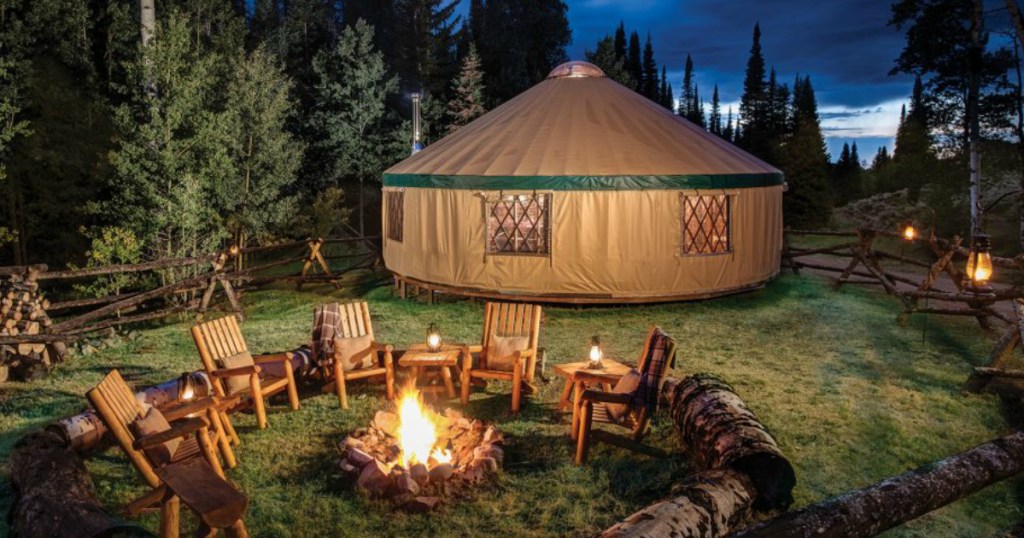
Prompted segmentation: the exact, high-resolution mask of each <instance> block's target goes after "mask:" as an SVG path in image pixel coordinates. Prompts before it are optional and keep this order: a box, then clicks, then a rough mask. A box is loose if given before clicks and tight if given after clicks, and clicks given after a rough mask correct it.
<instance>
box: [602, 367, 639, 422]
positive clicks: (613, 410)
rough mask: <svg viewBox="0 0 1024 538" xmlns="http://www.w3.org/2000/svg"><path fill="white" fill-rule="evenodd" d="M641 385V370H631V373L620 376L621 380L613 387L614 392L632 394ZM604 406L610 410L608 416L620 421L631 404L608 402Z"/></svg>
mask: <svg viewBox="0 0 1024 538" xmlns="http://www.w3.org/2000/svg"><path fill="white" fill-rule="evenodd" d="M639 386H640V372H637V371H636V370H630V371H629V373H627V374H626V375H624V376H622V377H621V378H619V381H618V382H617V383H615V386H614V387H612V392H613V393H616V394H631V393H633V392H636V389H637V387H639ZM604 407H605V409H607V410H608V418H610V419H612V420H613V421H615V422H619V421H621V420H622V417H624V416H626V413H627V412H628V411H629V407H630V406H629V405H628V404H617V403H606V404H604Z"/></svg>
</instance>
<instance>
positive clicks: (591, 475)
mask: <svg viewBox="0 0 1024 538" xmlns="http://www.w3.org/2000/svg"><path fill="white" fill-rule="evenodd" d="M344 296H345V292H344V291H341V292H337V291H332V290H331V289H330V288H326V287H324V288H319V289H317V290H313V291H311V292H303V293H295V292H293V291H291V290H289V289H284V288H281V289H271V290H265V291H260V292H253V293H249V294H247V295H246V296H245V301H244V302H245V305H246V313H247V316H248V320H247V321H246V323H245V324H244V326H243V331H244V332H245V336H246V338H247V340H248V342H249V345H250V348H252V349H253V350H254V351H257V352H269V351H276V350H282V349H290V348H292V347H295V346H297V345H298V344H300V343H303V342H305V341H307V340H308V337H309V331H310V326H311V323H312V310H313V306H314V305H316V304H318V303H321V302H327V301H330V300H335V299H338V298H342V297H344ZM365 296H366V297H367V298H368V299H369V301H370V302H371V305H372V312H373V314H374V317H375V330H376V333H377V335H378V338H379V339H381V340H384V341H387V342H390V343H393V344H395V345H396V346H398V347H402V346H405V345H408V344H411V343H415V342H418V341H420V340H421V339H422V337H423V332H424V329H425V328H426V326H427V325H428V324H429V323H430V322H436V323H437V324H438V325H439V326H440V327H441V329H442V331H443V332H444V334H445V337H446V338H447V339H448V340H451V341H456V340H458V341H473V340H476V339H478V338H479V332H480V324H481V316H482V310H483V307H482V305H481V304H477V303H470V302H450V303H444V304H440V305H435V306H429V305H425V304H420V303H415V302H412V301H400V300H397V299H394V298H392V297H391V293H390V291H389V290H387V289H385V288H378V289H373V290H370V291H368V292H367V293H366V295H365ZM898 312H899V304H898V302H897V301H894V300H892V299H891V298H887V297H885V296H883V295H881V294H878V293H877V292H875V291H871V290H865V289H858V288H854V287H850V286H847V287H846V288H844V289H843V290H842V291H839V292H833V291H831V290H830V289H829V287H828V286H827V283H826V281H824V280H822V279H819V278H817V277H813V276H807V277H791V276H786V277H782V278H780V279H778V280H776V281H775V282H773V283H771V284H770V285H769V286H768V288H767V289H766V290H764V291H761V292H757V293H751V294H746V295H741V296H735V297H730V298H725V299H720V300H716V301H707V302H699V303H685V304H671V305H659V306H638V307H618V308H587V309H582V310H576V309H566V308H548V309H546V321H545V325H544V328H543V334H542V345H543V346H544V347H545V348H546V349H547V350H548V354H547V356H548V362H549V367H548V371H547V373H548V375H549V376H552V377H553V381H552V382H551V383H549V384H546V385H542V391H541V393H540V395H539V396H538V397H535V398H533V399H530V400H527V401H526V403H525V405H524V410H523V412H522V413H521V414H520V415H519V416H517V417H513V416H510V415H509V414H508V413H507V411H506V410H507V407H508V396H507V394H505V393H504V392H503V390H507V387H506V386H504V385H502V384H500V383H499V384H497V385H492V388H490V389H488V392H484V393H475V394H474V399H473V401H472V402H471V404H470V408H469V410H468V412H469V413H470V414H472V415H474V416H477V417H480V418H483V419H486V420H490V421H495V422H497V423H499V424H500V427H501V428H502V429H503V430H504V431H505V432H506V433H507V434H508V437H509V441H508V449H507V456H506V468H505V471H504V474H503V476H502V478H501V480H500V482H499V483H498V484H497V485H495V486H493V487H491V488H489V489H484V490H481V491H479V492H478V494H477V495H476V496H475V497H474V498H471V499H464V500H460V501H459V502H456V503H453V504H451V505H450V506H448V507H446V508H445V509H444V510H443V511H442V512H441V513H439V514H434V515H430V516H422V515H420V516H414V515H404V514H398V513H394V512H393V511H391V510H390V509H389V508H388V507H387V506H386V505H383V504H380V503H376V502H372V501H367V500H364V499H363V498H362V497H360V496H359V495H358V494H357V493H355V492H354V491H352V489H351V488H350V487H349V485H348V484H347V483H346V482H345V480H344V479H343V478H342V477H341V476H340V473H339V472H338V471H337V470H336V460H337V458H338V453H337V449H336V448H335V444H336V443H337V441H339V440H340V439H341V438H342V437H343V436H344V435H345V433H346V431H348V430H350V429H352V428H355V427H359V426H363V425H365V424H366V423H367V422H368V421H369V420H370V418H371V417H372V416H373V413H374V412H375V411H376V410H377V409H379V408H380V407H381V406H382V405H383V403H382V399H381V395H382V389H381V387H380V386H370V387H364V386H357V387H358V388H354V389H352V396H351V405H352V409H351V410H350V411H347V412H343V411H341V410H339V409H338V407H337V400H336V399H335V398H334V397H333V396H331V395H322V394H319V393H318V392H317V391H316V390H315V388H314V389H311V390H309V391H307V394H306V395H305V396H306V397H305V398H304V399H303V400H302V409H301V410H299V411H298V412H294V413H291V412H287V411H286V407H285V406H284V405H282V404H281V402H277V404H276V405H274V406H273V407H272V408H271V409H270V428H269V429H267V430H265V431H258V430H257V429H256V428H255V420H254V417H253V416H252V415H245V414H242V415H237V416H236V417H237V418H235V419H234V420H235V423H236V426H237V427H238V429H239V432H240V434H241V436H242V446H241V447H240V448H239V449H238V451H237V455H238V457H239V459H240V462H241V463H240V466H239V467H238V468H237V469H235V470H234V471H231V472H230V474H229V477H230V478H231V479H232V480H233V481H234V482H235V483H236V484H238V485H239V486H240V487H241V488H242V489H243V490H244V491H245V492H246V493H248V494H249V495H250V496H251V499H252V502H251V505H250V506H251V507H250V510H249V514H248V515H247V523H248V525H249V527H250V529H251V530H252V531H254V532H253V534H254V535H256V536H327V535H344V536H436V535H452V536H461V535H467V536H472V535H484V534H487V535H495V536H505V535H516V536H563V535H590V534H593V533H594V532H596V531H599V530H600V529H603V528H605V527H607V526H609V525H611V524H613V523H614V522H616V521H617V520H619V519H621V518H622V517H624V516H626V515H628V514H630V513H632V512H633V511H635V510H636V509H638V508H640V507H642V506H644V505H646V504H648V503H650V502H652V501H654V500H656V499H658V498H659V497H662V496H664V495H665V494H667V492H668V491H669V490H670V488H671V486H672V484H673V483H674V482H676V481H678V480H680V479H682V478H683V477H685V476H686V475H687V474H688V472H689V471H690V470H689V469H688V468H687V464H686V460H685V458H684V457H682V456H675V457H673V458H672V459H670V460H668V461H667V462H665V461H655V460H651V459H648V458H646V457H644V456H639V455H636V454H633V453H629V452H626V451H623V450H620V449H617V448H614V447H609V446H603V445H598V446H597V447H596V448H595V450H594V451H593V452H592V459H591V464H590V465H588V466H586V467H580V468H577V467H574V466H573V465H571V455H572V447H571V445H570V443H569V441H568V438H567V437H566V434H567V430H568V426H567V420H568V418H567V416H565V415H561V414H559V413H557V412H556V411H555V408H554V407H555V403H556V402H557V399H558V396H559V392H560V389H561V387H562V385H561V379H559V378H555V377H554V376H553V374H552V373H551V369H550V364H552V363H555V362H569V361H573V360H580V359H581V358H582V357H583V356H584V353H585V351H586V346H587V342H588V338H589V337H590V335H592V334H595V333H599V334H601V335H602V342H604V343H605V346H606V349H607V350H608V352H609V353H610V354H612V355H614V356H622V357H627V358H630V359H633V358H635V354H636V353H637V352H638V350H639V348H640V347H641V345H642V343H643V342H642V340H643V338H644V335H645V329H646V328H647V326H648V325H649V324H652V323H657V324H660V325H661V326H662V327H663V328H665V330H666V331H668V333H669V334H671V335H673V336H674V337H675V338H676V339H677V341H678V342H679V344H680V354H679V357H678V363H677V365H676V370H675V372H674V375H676V376H683V375H686V374H689V373H693V372H712V373H715V374H719V375H721V376H723V377H724V378H725V379H727V380H728V381H729V382H730V383H732V384H733V385H734V387H735V388H736V390H737V391H738V392H739V394H740V396H741V397H742V398H743V399H744V400H745V401H746V402H747V404H748V405H749V406H750V408H751V409H752V410H753V411H754V412H755V413H756V414H757V415H758V417H760V418H761V420H762V421H763V422H764V423H765V424H766V425H767V426H768V427H769V428H770V430H771V431H772V432H773V433H774V435H775V437H776V438H777V440H778V442H779V444H780V446H781V447H782V450H783V452H784V453H785V454H786V455H787V456H788V457H789V459H790V461H791V462H792V463H793V465H794V467H795V468H796V472H797V480H798V481H797V488H796V490H795V492H794V493H795V497H796V504H795V507H799V506H803V505H806V504H809V503H813V502H816V501H819V500H822V499H824V498H826V497H828V496H831V495H835V494H837V493H841V492H843V491H846V490H849V489H852V488H857V487H862V486H866V485H868V484H871V483H873V482H875V481H877V480H879V479H882V478H884V477H887V476H891V475H895V474H899V473H902V472H904V471H906V470H908V469H910V468H913V467H916V466H918V465H920V464H923V463H926V462H929V461H933V460H936V459H940V458H942V457H945V456H947V455H950V454H953V453H955V452H958V451H961V450H964V449H966V448H969V447H971V446H973V445H975V444H977V443H980V442H983V441H986V440H989V439H992V438H995V437H998V436H1000V435H1003V434H1006V433H1008V432H1009V431H1010V430H1011V428H1010V427H1009V426H1008V425H1007V423H1006V419H1005V418H1004V417H1003V416H1002V414H1001V411H1000V405H999V402H998V400H997V399H996V398H994V397H991V396H963V395H961V394H960V390H959V388H960V385H961V384H962V382H963V381H964V380H965V379H966V377H967V374H968V371H969V369H970V368H971V367H972V366H974V365H976V364H978V363H979V362H980V361H981V360H982V359H983V357H984V356H985V354H986V352H987V350H988V347H989V346H990V343H991V339H992V337H991V336H984V335H983V333H981V332H980V331H979V330H978V329H977V326H976V324H975V323H974V322H973V321H968V320H963V319H939V318H937V317H931V318H928V320H927V322H928V331H927V341H926V342H922V339H921V323H922V322H923V320H924V318H922V317H920V316H919V317H916V318H914V319H912V320H911V323H910V324H909V325H908V326H907V327H900V326H899V325H897V324H896V323H895V318H896V315H897V314H898ZM188 326H189V323H188V322H187V321H182V322H180V323H173V324H167V325H163V326H158V327H153V328H150V329H146V330H144V331H142V334H141V336H140V337H139V338H137V339H135V340H125V341H123V342H121V343H119V344H116V345H114V346H111V347H108V348H105V349H102V350H101V351H99V352H98V353H96V354H93V355H90V356H87V357H75V358H73V359H72V360H70V361H69V362H67V363H65V364H63V365H61V366H60V367H59V368H57V369H56V371H55V372H54V373H53V375H52V376H51V377H50V378H48V379H46V380H44V381H41V382H38V383H34V384H31V385H26V384H18V383H14V384H9V385H5V386H4V387H3V388H2V389H0V459H2V460H4V461H6V460H7V456H8V455H9V454H10V451H11V449H12V446H13V444H14V442H15V441H16V440H17V438H18V437H20V436H21V435H23V434H25V433H26V432H28V431H31V430H33V429H36V428H39V427H41V426H43V425H45V424H47V423H49V422H51V421H53V420H54V419H56V418H59V417H62V416H65V415H70V414H74V413H77V412H79V411H80V410H82V409H83V407H84V406H85V405H86V404H85V399H84V397H83V396H82V395H83V394H84V393H85V391H86V390H87V389H88V388H89V387H91V386H92V385H93V384H95V383H96V382H98V381H99V380H100V378H101V377H102V376H103V375H104V373H105V372H106V371H107V370H108V369H110V368H115V367H116V368H118V369H120V370H121V371H122V372H123V373H124V374H125V375H126V377H127V378H128V379H129V381H130V382H132V383H134V384H136V385H146V384H151V383H154V382H159V381H163V380H167V379H170V378H172V377H174V376H176V375H177V374H179V373H181V372H182V371H186V370H191V369H195V368H196V367H197V366H198V365H199V362H198V358H197V356H196V353H195V350H194V347H193V344H192V342H191V340H190V338H189V336H188V332H187V328H188ZM452 405H457V403H454V402H453V404H452ZM676 435H677V434H675V433H674V432H673V431H672V428H671V425H670V424H669V423H668V421H667V420H666V419H665V418H664V417H661V418H659V419H658V420H656V421H655V431H654V432H653V434H652V436H651V438H650V439H651V440H652V442H654V443H655V444H658V445H660V446H663V447H665V448H673V447H675V445H676V441H677V437H676ZM87 465H88V467H89V470H90V471H91V473H92V476H93V479H94V481H95V486H96V490H97V492H98V494H99V496H100V498H101V499H102V500H103V501H104V502H105V503H106V504H107V505H108V506H109V507H110V508H111V509H116V508H117V507H119V506H120V505H122V504H123V503H125V502H126V501H128V500H130V499H131V498H133V496H134V495H137V494H139V493H140V492H142V491H143V488H142V487H141V485H140V480H139V478H138V477H137V476H136V474H135V472H134V471H133V470H132V468H131V467H130V466H129V465H127V463H126V460H125V459H124V458H123V457H122V455H121V454H120V453H119V452H118V451H117V450H108V451H106V452H104V453H102V454H98V455H94V456H92V457H90V458H89V459H88V460H87ZM1022 485H1024V482H1022V481H1021V480H1011V481H1006V482H1004V483H1001V484H998V485H996V486H993V487H991V488H988V489H986V490H983V491H982V492H979V493H977V494H975V495H973V496H971V497H969V498H968V499H966V500H963V501H960V502H957V503H955V504H953V505H951V506H949V507H946V508H944V509H941V510H939V511H937V512H935V513H933V514H931V515H928V516H925V517H923V518H921V519H919V520H917V521H914V522H912V523H910V524H908V525H906V526H903V527H901V528H899V529H896V530H894V531H891V535H893V536H964V537H967V536H988V535H991V534H993V533H994V532H995V531H996V530H998V529H1000V528H1003V527H1006V526H1009V525H1010V524H1012V523H1014V522H1016V521H1018V520H1020V519H1021V516H1022V514H1021V509H1020V499H1021V498H1022V497H1024V488H1022ZM11 501H12V492H11V490H10V484H9V482H7V481H6V480H4V481H3V482H0V511H3V512H6V511H7V509H8V507H9V505H10V503H11ZM141 522H142V523H143V524H144V525H146V526H147V527H149V528H151V529H152V528H155V524H156V520H155V518H154V517H152V516H150V517H148V518H145V519H142V520H141ZM3 531H6V529H4V528H3V527H2V526H0V534H3Z"/></svg>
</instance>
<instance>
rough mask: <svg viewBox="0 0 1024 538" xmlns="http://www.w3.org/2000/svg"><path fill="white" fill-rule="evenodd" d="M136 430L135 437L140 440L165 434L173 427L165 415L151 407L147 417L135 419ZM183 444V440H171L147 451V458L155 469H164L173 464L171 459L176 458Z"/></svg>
mask: <svg viewBox="0 0 1024 538" xmlns="http://www.w3.org/2000/svg"><path fill="white" fill-rule="evenodd" d="M132 426H133V427H134V428H135V435H138V436H139V438H140V439H141V438H143V437H146V436H147V435H153V434H155V433H160V432H165V431H167V430H169V429H171V425H170V423H169V422H167V419H166V418H164V415H163V413H161V412H160V411H158V410H157V408H155V407H150V408H149V411H148V412H147V413H146V416H144V417H142V418H138V419H135V422H133V423H132ZM180 444H181V439H180V438H177V439H171V440H170V441H167V442H166V443H162V444H159V445H157V446H155V447H152V448H147V449H146V450H145V452H146V456H147V457H149V460H150V461H151V462H152V463H153V466H154V467H162V466H164V465H167V464H168V463H170V462H171V458H173V457H174V453H175V452H176V451H177V450H178V446H179V445H180Z"/></svg>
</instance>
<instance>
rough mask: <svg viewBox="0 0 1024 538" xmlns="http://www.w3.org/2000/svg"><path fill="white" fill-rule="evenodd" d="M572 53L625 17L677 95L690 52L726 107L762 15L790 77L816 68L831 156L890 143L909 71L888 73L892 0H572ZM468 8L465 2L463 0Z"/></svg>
mask: <svg viewBox="0 0 1024 538" xmlns="http://www.w3.org/2000/svg"><path fill="white" fill-rule="evenodd" d="M566 2H567V3H568V5H569V22H570V24H571V26H572V33H573V42H572V44H571V45H570V46H569V56H570V58H572V59H583V58H584V52H585V51H586V50H587V49H591V50H592V49H593V48H594V46H595V44H596V43H597V40H598V39H600V38H601V37H603V36H605V35H608V34H612V33H614V31H615V27H616V26H617V25H618V23H619V21H620V20H621V21H623V22H625V23H626V29H627V31H630V30H634V29H635V30H636V31H637V32H639V33H640V35H641V40H643V39H645V38H646V34H647V32H650V34H651V39H652V40H653V43H654V54H655V59H656V60H657V62H658V64H659V65H661V64H665V65H666V66H667V68H668V75H669V80H670V82H671V83H672V86H673V88H672V89H673V92H674V94H675V95H676V96H677V97H678V96H679V93H680V86H681V85H682V79H683V65H684V62H685V60H686V55H687V54H690V55H691V56H692V57H693V62H694V69H695V71H696V79H697V83H698V84H699V87H700V93H701V96H703V97H704V98H705V100H706V101H708V105H709V106H710V100H711V92H712V89H713V86H714V84H715V83H716V82H717V83H718V85H719V93H720V96H721V99H722V101H723V110H722V114H723V116H724V115H725V111H726V109H727V107H728V106H730V105H732V106H733V109H734V111H735V109H736V108H738V103H739V97H740V92H741V91H742V83H743V71H744V68H745V67H746V62H747V57H748V56H749V52H750V45H751V34H752V32H753V28H754V23H757V22H760V23H761V33H762V37H761V46H762V49H763V51H764V55H765V61H766V62H767V63H768V65H769V66H772V65H774V66H775V68H776V70H777V71H778V75H779V79H780V80H781V81H783V82H787V83H789V84H790V86H792V81H793V79H794V77H795V76H796V75H797V73H800V74H807V75H810V76H811V80H812V82H813V83H814V88H815V91H816V94H817V97H818V106H819V109H820V111H821V116H822V126H823V127H824V129H825V134H826V137H827V139H828V145H829V152H830V153H831V154H832V157H833V159H835V158H836V157H838V156H839V151H840V149H841V148H842V145H843V142H853V141H856V142H857V146H858V149H859V152H860V156H861V159H862V160H867V161H870V159H871V158H872V157H873V155H874V153H875V151H877V149H878V147H879V145H887V146H889V150H890V151H891V150H892V137H893V135H894V134H895V133H896V125H897V123H898V122H899V111H900V106H901V105H902V104H903V103H904V102H905V101H906V98H907V96H908V95H909V94H910V90H911V86H912V84H913V79H911V78H910V77H907V76H905V75H901V76H889V74H888V73H889V70H890V69H891V68H892V66H893V61H894V59H895V58H896V56H897V55H898V54H899V52H900V50H901V49H902V48H903V35H902V33H901V32H899V31H897V30H896V29H895V28H892V27H890V26H887V24H886V23H887V22H888V20H889V5H890V1H889V0H828V1H825V2H822V1H821V0H785V1H783V0H566ZM462 3H463V6H461V7H463V9H465V7H466V5H468V2H466V1H463V2H462Z"/></svg>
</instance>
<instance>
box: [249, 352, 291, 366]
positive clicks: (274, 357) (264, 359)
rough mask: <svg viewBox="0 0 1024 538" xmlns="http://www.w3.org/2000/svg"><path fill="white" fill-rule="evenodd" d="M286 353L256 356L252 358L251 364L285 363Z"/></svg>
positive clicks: (286, 359)
mask: <svg viewBox="0 0 1024 538" xmlns="http://www.w3.org/2000/svg"><path fill="white" fill-rule="evenodd" d="M287 361H288V354H287V353H272V354H269V355H256V356H255V357H253V358H252V362H254V363H256V364H271V363H275V362H287Z"/></svg>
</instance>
